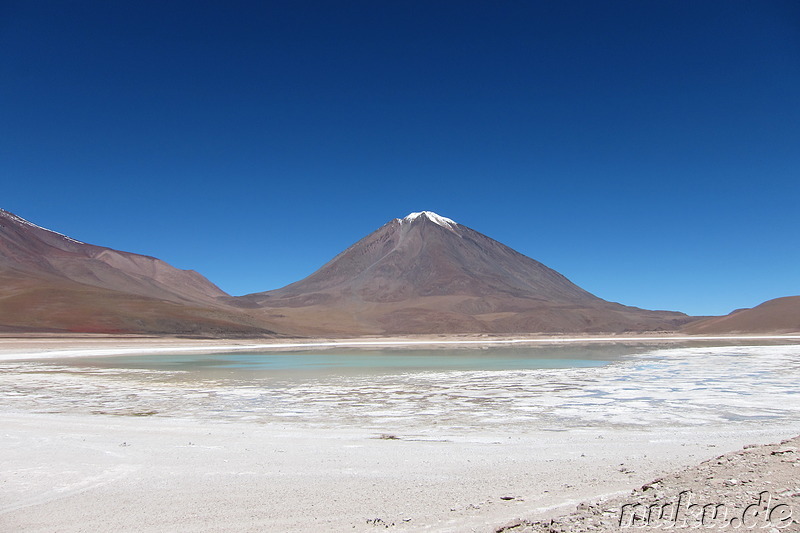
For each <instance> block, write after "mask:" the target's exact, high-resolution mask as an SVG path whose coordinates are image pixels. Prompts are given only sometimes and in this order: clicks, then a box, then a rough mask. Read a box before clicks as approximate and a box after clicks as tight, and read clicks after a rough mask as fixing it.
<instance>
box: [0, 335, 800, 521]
mask: <svg viewBox="0 0 800 533" xmlns="http://www.w3.org/2000/svg"><path fill="white" fill-rule="evenodd" d="M92 342H96V341H92ZM131 342H133V343H135V341H131ZM153 342H155V341H153ZM659 343H660V341H659ZM165 344H168V343H165ZM84 347H85V346H84ZM123 347H124V346H123ZM133 347H135V346H128V348H133ZM173 347H174V345H173ZM28 348H29V351H28V353H31V352H33V351H35V349H34V350H30V346H29V347H28ZM40 348H41V346H40V347H38V348H36V349H40ZM51 348H52V347H51ZM73 348H74V347H73ZM110 348H114V347H113V346H111V347H110ZM116 348H119V347H116ZM150 348H153V346H150ZM87 349H92V350H97V349H98V347H97V346H94V347H91V346H90V347H88V348H87ZM14 351H16V353H22V352H23V350H21V349H20V346H15V347H14V348H13V349H8V350H7V353H12V352H14ZM93 353H96V352H93ZM798 377H800V346H798V345H796V344H785V343H782V344H776V345H763V346H752V345H735V346H725V347H719V346H710V345H695V346H686V345H675V344H658V345H657V346H651V345H647V346H641V347H640V348H637V353H635V354H633V355H627V356H625V357H624V358H623V359H621V360H619V361H614V362H613V363H611V364H607V365H604V366H597V367H584V368H579V367H576V368H540V369H526V370H444V371H441V370H433V371H421V372H420V371H415V372H408V371H398V372H384V373H372V372H366V373H355V374H348V375H341V374H336V373H334V374H331V375H314V376H313V378H311V379H304V378H302V377H301V378H298V377H296V376H294V377H291V378H285V377H284V378H281V379H279V380H266V381H265V380H263V379H262V378H259V377H257V378H253V379H252V380H250V381H249V382H244V383H232V382H230V381H226V380H225V379H221V378H219V377H216V378H214V379H208V377H207V376H206V377H202V376H200V377H198V375H193V374H191V373H188V375H187V374H186V373H181V372H176V373H175V374H174V375H169V374H168V373H165V372H162V371H155V370H153V369H148V368H138V369H137V368H116V369H114V368H95V369H94V370H91V369H87V367H82V366H80V365H77V364H75V365H72V364H70V363H69V361H61V360H55V359H52V358H51V359H32V360H23V359H20V358H14V357H7V358H6V361H5V362H4V363H2V364H0V399H1V400H2V405H3V408H2V411H0V419H2V428H3V429H2V443H0V472H2V474H0V475H1V476H2V478H0V483H1V485H0V486H2V492H3V498H2V503H0V528H2V529H4V530H19V531H53V530H59V531H90V530H110V529H115V530H123V531H165V530H167V531H171V530H172V531H177V530H181V531H209V530H214V531H226V530H228V531H248V530H250V531H263V530H271V531H296V530H331V531H345V530H347V531H353V530H356V531H371V530H374V529H375V528H376V527H379V528H381V529H382V528H383V526H385V525H391V524H394V525H393V526H391V527H392V528H393V529H395V530H406V531H417V530H421V529H424V530H430V531H491V530H492V529H493V528H495V527H497V526H498V525H500V524H504V523H507V522H508V521H510V520H512V519H515V518H527V519H538V518H542V517H545V516H552V515H555V514H559V513H562V512H566V511H569V510H571V509H572V508H574V505H575V504H576V503H577V502H579V501H581V500H584V499H593V498H596V497H598V496H600V495H604V494H612V493H617V492H620V491H625V490H628V489H630V488H632V487H633V486H637V485H641V484H643V483H645V482H648V481H650V480H652V479H653V478H655V477H658V476H661V475H663V474H665V473H667V472H669V471H672V470H675V469H679V468H682V467H685V466H688V465H692V464H695V463H697V462H699V461H701V460H704V459H708V458H711V457H714V456H716V455H719V454H720V453H723V452H726V451H732V450H735V449H738V448H741V447H742V446H743V445H745V444H750V443H754V442H773V441H777V440H781V439H783V438H788V437H791V436H793V435H796V434H798V433H800V416H798V414H800V413H798V409H800V402H797V395H796V392H795V386H794V384H796V383H797V380H798Z"/></svg>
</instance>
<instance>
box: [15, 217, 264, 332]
mask: <svg viewBox="0 0 800 533" xmlns="http://www.w3.org/2000/svg"><path fill="white" fill-rule="evenodd" d="M227 296H228V295H227V294H226V293H225V292H224V291H222V290H221V289H220V288H219V287H217V286H216V285H214V284H213V283H211V282H210V281H208V280H207V279H206V278H204V277H203V276H201V275H200V274H198V273H197V272H194V271H190V270H179V269H177V268H174V267H172V266H170V265H169V264H167V263H165V262H164V261H161V260H159V259H156V258H154V257H149V256H144V255H139V254H133V253H129V252H121V251H119V250H113V249H111V248H105V247H102V246H95V245H92V244H86V243H83V242H80V241H77V240H75V239H72V238H70V237H67V236H66V235H62V234H60V233H57V232H54V231H51V230H48V229H45V228H42V227H40V226H37V225H36V224H33V223H31V222H29V221H27V220H25V219H23V218H21V217H19V216H17V215H14V214H13V213H10V212H8V211H5V210H2V209H0V330H21V329H22V330H31V331H42V330H46V331H81V332H128V333H141V332H154V333H189V334H192V333H194V334H224V333H236V334H261V333H270V332H271V331H270V330H269V329H268V328H267V327H266V326H265V325H264V324H263V319H254V318H252V317H250V316H249V315H247V314H246V313H244V312H242V311H241V310H237V309H231V308H230V307H229V306H228V305H227V304H225V303H224V301H223V299H224V298H225V297H227Z"/></svg>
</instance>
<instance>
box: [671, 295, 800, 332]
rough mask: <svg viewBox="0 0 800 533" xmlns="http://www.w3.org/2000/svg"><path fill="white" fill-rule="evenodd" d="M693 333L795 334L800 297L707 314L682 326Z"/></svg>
mask: <svg viewBox="0 0 800 533" xmlns="http://www.w3.org/2000/svg"><path fill="white" fill-rule="evenodd" d="M684 331H686V332H687V333H693V334H730V333H798V332H800V296H786V297H784V298H776V299H774V300H768V301H766V302H764V303H762V304H761V305H758V306H756V307H753V308H752V309H738V310H736V311H734V312H732V313H731V314H729V315H725V316H715V317H709V318H706V319H704V320H698V321H697V322H693V323H691V324H687V325H686V326H685V327H684Z"/></svg>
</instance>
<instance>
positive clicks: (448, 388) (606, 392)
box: [0, 345, 800, 433]
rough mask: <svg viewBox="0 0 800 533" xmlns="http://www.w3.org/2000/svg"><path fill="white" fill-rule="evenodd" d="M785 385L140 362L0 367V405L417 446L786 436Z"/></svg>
mask: <svg viewBox="0 0 800 533" xmlns="http://www.w3.org/2000/svg"><path fill="white" fill-rule="evenodd" d="M798 379H800V346H798V345H782V346H780V345H779V346H726V347H710V346H705V347H679V348H670V349H663V348H654V347H652V346H650V347H647V346H639V347H631V346H623V345H590V346H589V345H587V346H574V345H571V346H546V347H532V348H531V347H528V348H524V347H519V346H514V347H499V348H494V347H493V348H491V349H488V350H481V349H468V348H461V349H455V350H453V349H447V350H444V349H442V350H408V349H392V350H352V349H349V350H346V351H344V350H341V349H337V350H327V351H305V352H303V351H298V352H278V353H275V352H270V353H260V354H259V353H227V354H213V355H146V356H123V357H107V358H101V357H92V358H88V357H87V358H74V359H65V360H42V361H29V362H18V361H17V362H9V363H2V364H0V402H2V403H0V405H3V406H4V409H6V410H20V411H35V412H66V413H97V414H115V415H127V416H162V417H163V416H181V417H196V418H207V419H235V420H247V421H252V422H255V423H271V424H281V425H282V426H285V425H287V424H289V425H303V426H315V427H326V426H356V427H361V428H364V429H376V430H381V431H383V430H389V429H391V430H393V431H414V432H419V433H424V432H426V431H432V430H435V429H436V428H445V429H447V430H449V431H473V430H484V429H502V430H504V431H527V430H533V429H559V428H568V427H585V426H593V425H605V426H608V425H621V426H654V425H656V426H657V425H665V426H668V425H698V424H713V423H720V424H731V423H738V424H747V423H753V422H755V423H759V424H764V423H774V424H786V423H792V424H797V423H798V421H800V416H798V415H800V392H798V391H797V389H796V383H797V382H798Z"/></svg>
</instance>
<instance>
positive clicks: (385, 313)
mask: <svg viewBox="0 0 800 533" xmlns="http://www.w3.org/2000/svg"><path fill="white" fill-rule="evenodd" d="M234 303H235V304H236V305H239V306H241V307H246V308H260V309H262V312H263V313H264V316H267V317H269V319H270V320H273V321H275V323H276V324H278V325H279V326H280V327H284V328H286V329H288V330H293V329H294V328H295V327H296V326H297V325H298V324H302V325H303V327H304V328H305V331H307V332H314V333H316V334H408V333H530V332H551V333H590V332H591V333H599V332H624V331H651V330H674V329H676V328H678V327H680V326H681V325H682V324H684V323H686V322H688V321H690V320H691V319H690V318H689V317H687V316H686V315H684V314H682V313H675V312H667V311H647V310H643V309H638V308H635V307H627V306H623V305H620V304H617V303H612V302H608V301H606V300H603V299H601V298H598V297H597V296H594V295H592V294H590V293H589V292H587V291H585V290H583V289H581V288H580V287H578V286H577V285H575V284H574V283H572V282H570V281H569V280H568V279H567V278H565V277H564V276H562V275H561V274H559V273H558V272H556V271H554V270H552V269H550V268H548V267H546V266H545V265H543V264H541V263H539V262H538V261H535V260H533V259H531V258H529V257H526V256H524V255H522V254H520V253H519V252H516V251H514V250H512V249H511V248H509V247H508V246H505V245H503V244H501V243H499V242H497V241H495V240H493V239H491V238H489V237H487V236H485V235H483V234H481V233H479V232H477V231H474V230H472V229H470V228H468V227H466V226H463V225H461V224H458V223H456V222H454V221H453V220H450V219H448V218H445V217H442V216H439V215H437V214H436V213H432V212H429V211H423V212H419V213H411V214H410V215H408V216H407V217H405V218H403V219H394V220H392V221H390V222H388V223H387V224H385V225H384V226H382V227H381V228H379V229H378V230H377V231H375V232H373V233H371V234H370V235H368V236H366V237H364V238H363V239H361V240H360V241H358V242H357V243H355V244H354V245H352V246H351V247H349V248H348V249H347V250H345V251H344V252H342V253H340V254H339V255H337V256H336V257H334V258H333V259H332V260H331V261H330V262H328V263H327V264H326V265H324V266H323V267H322V268H320V269H319V270H318V271H316V272H315V273H313V274H311V275H310V276H308V277H307V278H305V279H303V280H301V281H298V282H296V283H292V284H291V285H287V286H286V287H283V288H281V289H277V290H272V291H267V292H261V293H255V294H250V295H247V296H242V297H239V298H236V299H235V300H234Z"/></svg>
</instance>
